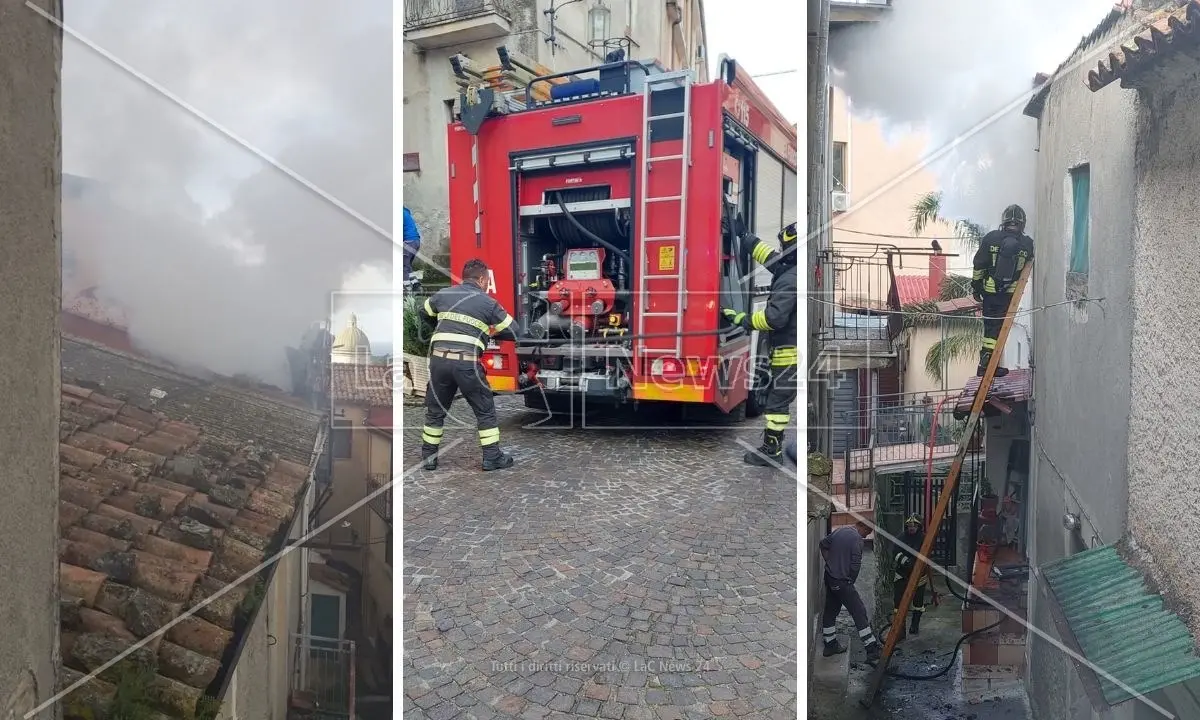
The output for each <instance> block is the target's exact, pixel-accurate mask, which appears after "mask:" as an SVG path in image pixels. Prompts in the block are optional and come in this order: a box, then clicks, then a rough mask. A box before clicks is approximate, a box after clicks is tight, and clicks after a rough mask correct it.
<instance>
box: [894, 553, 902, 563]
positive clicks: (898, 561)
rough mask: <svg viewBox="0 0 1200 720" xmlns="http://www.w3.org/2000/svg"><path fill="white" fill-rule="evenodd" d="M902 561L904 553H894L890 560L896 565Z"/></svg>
mask: <svg viewBox="0 0 1200 720" xmlns="http://www.w3.org/2000/svg"><path fill="white" fill-rule="evenodd" d="M903 561H904V553H896V557H895V559H894V560H892V562H894V563H896V564H897V565H899V564H900V563H901V562H903Z"/></svg>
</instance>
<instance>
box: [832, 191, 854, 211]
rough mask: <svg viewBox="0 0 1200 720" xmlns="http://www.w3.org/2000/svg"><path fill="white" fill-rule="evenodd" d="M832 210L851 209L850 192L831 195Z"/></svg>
mask: <svg viewBox="0 0 1200 720" xmlns="http://www.w3.org/2000/svg"><path fill="white" fill-rule="evenodd" d="M829 205H830V212H835V213H843V212H846V211H847V210H849V209H850V194H849V193H844V192H835V193H832V195H831V197H830V203H829Z"/></svg>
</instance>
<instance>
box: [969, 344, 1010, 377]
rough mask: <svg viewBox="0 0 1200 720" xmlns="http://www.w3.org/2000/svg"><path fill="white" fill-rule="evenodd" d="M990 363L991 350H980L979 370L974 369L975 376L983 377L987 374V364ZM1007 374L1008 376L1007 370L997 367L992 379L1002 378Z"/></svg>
mask: <svg viewBox="0 0 1200 720" xmlns="http://www.w3.org/2000/svg"><path fill="white" fill-rule="evenodd" d="M991 361H992V351H991V350H980V351H979V368H978V369H976V371H975V374H976V375H977V376H978V377H983V375H984V373H986V372H987V366H988V363H990V362H991ZM1007 374H1008V368H1006V367H997V368H996V374H995V375H993V377H998V378H1002V377H1004V376H1005V375H1007Z"/></svg>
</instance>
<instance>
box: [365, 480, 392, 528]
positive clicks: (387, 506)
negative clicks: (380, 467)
mask: <svg viewBox="0 0 1200 720" xmlns="http://www.w3.org/2000/svg"><path fill="white" fill-rule="evenodd" d="M391 481H392V478H391V477H389V476H388V475H384V474H382V473H372V474H371V475H368V476H367V492H368V493H373V492H375V491H376V490H378V489H379V488H381V487H383V486H385V485H387V484H388V483H390V482H391ZM367 505H368V506H370V508H371V509H372V510H374V511H375V514H376V515H378V516H379V517H381V518H383V520H384V522H386V523H387V524H388V525H391V524H392V489H391V488H388V489H387V490H385V491H383V492H381V493H379V494H378V495H376V496H375V497H373V498H371V499H370V500H368V501H367Z"/></svg>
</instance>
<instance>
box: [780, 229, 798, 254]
mask: <svg viewBox="0 0 1200 720" xmlns="http://www.w3.org/2000/svg"><path fill="white" fill-rule="evenodd" d="M799 237H800V235H799V233H798V232H797V231H796V223H791V224H790V225H788V226H787V227H785V228H784V229H782V230H780V231H779V247H780V248H781V249H786V248H787V247H788V246H789V245H795V243H796V240H797V239H798V238H799Z"/></svg>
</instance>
